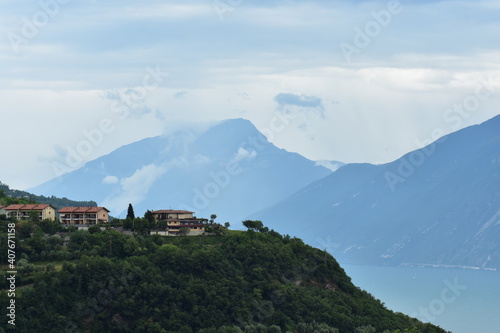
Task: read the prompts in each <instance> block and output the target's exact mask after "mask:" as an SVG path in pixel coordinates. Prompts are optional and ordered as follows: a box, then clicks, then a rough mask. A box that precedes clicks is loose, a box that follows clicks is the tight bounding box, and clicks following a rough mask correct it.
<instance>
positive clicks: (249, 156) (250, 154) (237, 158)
mask: <svg viewBox="0 0 500 333" xmlns="http://www.w3.org/2000/svg"><path fill="white" fill-rule="evenodd" d="M255 156H257V152H256V151H255V150H253V151H248V150H246V149H245V148H242V147H240V148H239V149H238V151H237V152H236V153H235V154H234V156H233V158H232V159H231V162H232V163H237V162H241V161H243V160H249V161H250V160H253V159H254V158H255Z"/></svg>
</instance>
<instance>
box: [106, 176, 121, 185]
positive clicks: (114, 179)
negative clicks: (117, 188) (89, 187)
mask: <svg viewBox="0 0 500 333" xmlns="http://www.w3.org/2000/svg"><path fill="white" fill-rule="evenodd" d="M118 181H119V179H118V177H116V176H106V177H104V179H103V180H102V183H103V184H118Z"/></svg>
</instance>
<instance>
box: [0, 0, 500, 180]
mask: <svg viewBox="0 0 500 333" xmlns="http://www.w3.org/2000/svg"><path fill="white" fill-rule="evenodd" d="M499 17H500V3H499V2H498V1H490V0H485V1H481V0H480V1H475V2H473V1H431V0H426V1H416V0H414V1H397V0H395V1H392V0H391V1H358V0H357V1H326V0H323V1H320V0H309V1H294V0H266V1H260V0H259V1H257V0H193V1H168V0H165V1H154V0H142V1H130V0H128V1H127V0H119V1H118V0H109V1H95V0H87V1H71V0H41V1H19V0H3V1H2V2H1V4H0V37H1V38H0V72H1V74H2V75H1V76H0V101H1V103H0V112H1V117H0V119H1V130H0V140H1V147H2V159H1V163H0V181H2V182H3V183H6V184H8V185H10V186H11V187H12V188H17V189H27V188H30V187H34V186H36V185H38V184H40V183H42V182H44V181H47V180H50V179H52V178H55V177H57V176H59V175H60V174H61V173H64V172H68V171H71V170H74V169H75V168H78V167H80V166H81V165H83V163H85V162H86V161H90V160H93V159H95V158H98V157H99V156H102V155H104V154H108V153H110V152H111V151H113V150H114V149H116V148H118V147H120V146H122V145H125V144H128V143H132V142H135V141H138V140H140V139H143V138H146V137H152V136H157V135H161V134H164V133H169V132H171V131H173V130H175V129H176V128H179V127H180V126H186V124H187V123H189V122H199V123H213V122H216V121H220V120H224V119H230V118H245V119H249V120H250V121H252V123H253V124H254V125H255V126H256V127H257V128H258V129H259V130H261V131H263V133H264V134H266V133H267V136H268V138H269V140H271V141H272V142H273V143H274V144H276V145H277V146H279V147H281V148H285V149H287V150H289V151H293V152H298V153H300V154H302V155H303V156H305V157H307V158H309V159H312V160H337V161H342V162H347V163H352V162H369V163H386V162H389V161H392V160H395V159H397V158H398V157H400V156H402V155H403V154H405V153H407V152H409V151H412V150H415V149H418V148H420V147H422V146H424V145H425V144H428V143H430V142H432V141H434V140H435V139H437V138H439V137H440V136H442V135H444V134H447V133H450V132H453V131H456V130H459V129H461V128H463V127H466V126H469V125H473V124H478V123H481V122H483V121H486V120H487V119H489V118H492V117H493V116H495V115H497V114H498V113H499V110H500V108H499V106H500V98H499V96H500V40H499V39H498V36H500V20H499V19H498V18H499ZM69 156H70V157H71V156H72V157H73V160H72V163H68V162H67V161H68V157H69ZM75 156H76V157H75ZM70 160H71V159H70Z"/></svg>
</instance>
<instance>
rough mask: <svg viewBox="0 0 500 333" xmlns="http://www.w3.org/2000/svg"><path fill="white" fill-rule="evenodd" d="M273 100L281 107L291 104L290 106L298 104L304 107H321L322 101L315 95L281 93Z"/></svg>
mask: <svg viewBox="0 0 500 333" xmlns="http://www.w3.org/2000/svg"><path fill="white" fill-rule="evenodd" d="M274 101H275V102H276V103H278V104H279V105H280V106H281V107H285V106H288V105H291V106H299V107H305V108H320V109H323V102H322V101H321V98H319V97H316V96H307V95H295V94H289V93H281V94H278V95H276V96H275V97H274Z"/></svg>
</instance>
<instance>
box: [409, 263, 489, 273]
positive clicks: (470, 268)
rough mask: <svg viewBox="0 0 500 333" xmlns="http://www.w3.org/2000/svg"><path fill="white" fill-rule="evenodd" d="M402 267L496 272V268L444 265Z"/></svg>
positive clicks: (410, 264) (414, 264)
mask: <svg viewBox="0 0 500 333" xmlns="http://www.w3.org/2000/svg"><path fill="white" fill-rule="evenodd" d="M400 266H404V267H433V268H460V269H468V270H483V271H493V272H496V271H498V270H497V269H496V268H488V267H477V266H460V265H444V264H417V263H402V264H400Z"/></svg>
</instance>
